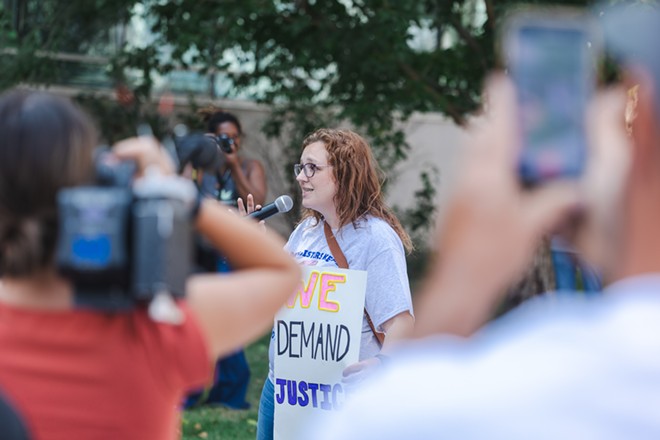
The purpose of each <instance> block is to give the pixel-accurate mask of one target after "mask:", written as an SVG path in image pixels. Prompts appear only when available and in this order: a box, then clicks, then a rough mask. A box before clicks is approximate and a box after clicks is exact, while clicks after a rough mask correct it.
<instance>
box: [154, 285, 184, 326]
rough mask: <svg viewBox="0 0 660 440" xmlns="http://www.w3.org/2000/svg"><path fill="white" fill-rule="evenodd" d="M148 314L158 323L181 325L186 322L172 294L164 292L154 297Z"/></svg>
mask: <svg viewBox="0 0 660 440" xmlns="http://www.w3.org/2000/svg"><path fill="white" fill-rule="evenodd" d="M147 312H148V313H149V317H150V318H151V319H152V320H153V321H156V322H162V323H165V324H173V325H181V324H183V322H184V321H185V316H184V314H183V312H182V311H181V309H180V308H179V306H178V305H177V303H176V301H174V298H173V297H172V295H171V294H170V292H166V291H164V290H161V291H160V292H158V293H156V294H155V295H154V297H153V299H152V300H151V302H149V308H148V309H147Z"/></svg>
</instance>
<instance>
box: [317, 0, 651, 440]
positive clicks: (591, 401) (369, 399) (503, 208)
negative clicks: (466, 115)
mask: <svg viewBox="0 0 660 440" xmlns="http://www.w3.org/2000/svg"><path fill="white" fill-rule="evenodd" d="M603 9H604V10H603V11H602V13H601V11H600V10H599V11H598V12H599V15H601V16H602V20H603V23H604V27H605V31H606V36H607V37H608V41H609V48H610V50H611V53H613V54H614V55H615V56H617V58H618V59H619V60H620V61H622V63H623V64H622V65H623V73H624V75H623V78H624V79H623V84H622V85H621V86H619V87H616V88H614V89H612V90H605V91H602V92H600V93H598V95H597V96H596V97H595V99H594V101H593V102H592V103H591V106H590V112H589V114H588V117H587V120H588V124H587V125H586V127H587V130H588V137H587V138H588V139H589V144H588V148H589V160H588V161H587V162H586V164H585V165H586V168H585V170H584V173H583V174H582V175H581V176H580V177H579V178H578V179H577V180H573V181H570V180H568V181H566V180H564V181H562V180H561V179H558V180H546V181H545V182H544V183H543V184H542V185H537V186H536V187H535V188H534V189H533V190H529V189H523V188H522V186H521V185H520V176H519V174H518V170H519V169H518V167H517V161H518V157H519V154H520V150H519V147H520V137H519V135H518V134H519V133H520V126H519V124H520V120H519V119H518V118H517V115H518V112H519V110H520V107H519V105H520V104H519V102H518V101H517V96H516V89H515V83H514V82H512V81H511V79H510V78H504V77H502V76H499V75H498V76H495V77H494V78H492V79H491V81H490V82H489V85H488V87H487V96H488V97H489V103H490V112H489V113H490V114H489V115H488V116H487V118H486V119H487V120H486V121H485V123H484V124H483V125H482V126H480V127H478V128H475V129H473V134H474V136H473V137H472V140H471V143H470V144H469V145H468V148H469V149H470V150H471V154H470V155H469V156H470V157H469V158H468V160H467V161H466V163H465V168H464V170H463V173H462V174H461V178H460V182H459V183H458V185H457V186H456V192H455V194H454V197H453V200H452V201H451V202H450V203H449V206H448V207H447V212H446V219H445V222H444V223H443V227H442V228H441V230H440V231H439V236H438V238H437V244H438V246H439V251H440V253H441V255H442V258H441V259H438V260H437V261H435V263H433V264H432V265H431V266H430V271H429V273H428V274H427V278H426V282H425V287H424V288H423V289H422V291H421V292H420V293H419V295H420V296H419V302H418V303H417V304H416V306H417V310H418V319H417V324H418V325H417V328H416V333H417V336H418V337H420V338H425V339H424V340H419V341H415V342H410V343H409V344H408V346H407V349H405V350H403V349H402V350H401V352H399V353H397V354H398V358H397V357H395V356H394V355H393V356H392V359H393V360H392V364H391V367H392V368H391V369H390V370H389V371H387V372H384V374H383V375H382V376H381V377H379V378H378V379H377V380H375V381H373V382H372V383H371V384H369V386H368V387H366V388H364V389H363V390H361V391H359V392H358V394H357V395H355V396H354V397H353V399H352V400H351V401H350V402H349V403H347V404H346V406H345V407H344V410H343V412H342V413H341V414H340V415H339V416H338V417H336V418H335V419H333V420H332V421H331V422H330V423H329V424H328V425H327V426H322V427H315V428H316V429H317V431H316V432H319V433H321V434H319V435H316V436H315V438H317V439H322V440H325V439H328V440H329V439H336V438H341V439H344V440H352V439H363V438H366V437H367V436H368V437H369V438H378V439H398V438H461V439H483V438H489V439H507V440H511V439H529V438H534V439H558V438H594V439H605V440H620V439H628V438H636V439H655V438H657V437H658V436H659V435H660V418H658V416H657V408H658V407H659V405H660V356H659V354H658V353H660V336H658V335H660V235H659V234H658V233H657V228H658V226H657V225H658V222H660V203H659V202H658V200H660V124H659V123H658V121H660V112H659V111H658V109H659V108H660V107H659V103H660V99H659V96H660V95H659V94H658V90H660V56H659V55H658V52H657V50H656V48H655V47H654V45H652V44H649V42H652V41H657V40H658V39H660V26H659V24H660V11H659V10H658V9H657V8H655V7H651V6H649V5H643V4H635V5H632V6H631V5H624V6H622V7H618V8H613V9H609V8H604V7H603ZM635 85H637V86H639V93H638V97H637V99H638V102H637V116H636V118H635V119H634V120H633V121H632V122H630V124H631V126H630V128H631V130H630V132H631V134H630V135H628V133H627V131H626V126H625V120H624V112H625V110H624V109H625V105H626V90H627V89H630V88H631V87H633V86H635ZM560 148H561V147H560ZM578 213H579V214H580V217H579V219H580V221H579V223H577V224H576V223H575V221H576V214H578ZM567 220H570V221H571V222H572V223H573V224H574V226H575V230H574V235H575V243H576V245H577V246H578V248H579V249H580V250H581V251H582V252H583V255H584V256H585V258H587V259H588V260H589V261H590V262H591V263H593V264H596V265H597V266H598V267H599V268H601V269H602V271H603V274H604V279H605V283H606V287H605V288H604V290H603V294H602V295H598V296H593V297H586V298H585V297H584V296H577V295H566V296H553V297H549V298H538V299H536V300H534V301H530V302H528V303H526V305H525V306H523V307H521V308H519V309H517V310H516V311H515V312H512V313H511V314H509V315H506V316H505V317H503V318H500V319H499V320H498V321H496V322H494V323H492V324H490V325H488V326H485V327H483V326H484V323H485V322H486V321H487V320H488V319H489V317H490V316H491V312H492V308H493V306H494V305H495V304H496V303H497V302H498V301H499V299H500V295H501V291H502V288H503V287H505V286H506V285H508V284H509V283H510V282H511V280H512V279H514V278H515V277H516V276H518V275H519V274H520V271H521V270H522V269H523V268H524V267H525V265H526V262H527V261H528V258H529V256H530V255H531V253H532V252H533V249H534V248H535V246H536V244H537V243H538V240H539V239H540V238H541V236H542V235H543V234H545V233H547V232H548V231H551V230H553V229H555V228H556V227H557V226H559V225H560V224H562V223H563V222H565V221H567ZM503 250H504V251H503ZM475 332H476V333H475ZM457 336H458V337H460V338H462V339H458V340H457V338H456V337H457ZM466 338H467V339H466Z"/></svg>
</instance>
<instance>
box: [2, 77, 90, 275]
mask: <svg viewBox="0 0 660 440" xmlns="http://www.w3.org/2000/svg"><path fill="white" fill-rule="evenodd" d="M96 140H97V135H96V130H95V129H94V126H93V125H92V123H91V122H90V120H89V119H88V118H87V116H86V115H85V114H84V113H83V112H82V111H81V110H79V109H78V108H77V107H76V106H74V105H73V104H72V103H71V102H70V101H69V100H67V99H64V98H59V97H56V96H53V95H50V94H48V93H44V92H30V91H25V90H14V91H10V92H7V93H5V94H3V95H1V96H0V273H1V274H2V276H9V277H25V276H30V275H33V274H36V273H37V272H39V271H40V270H43V269H46V268H48V267H50V266H52V264H53V260H54V254H55V245H56V242H57V202H56V200H57V192H58V191H59V190H60V189H61V188H64V187H69V186H77V185H80V184H83V183H85V182H89V180H90V178H91V176H92V169H93V167H92V156H93V150H94V146H95V145H96Z"/></svg>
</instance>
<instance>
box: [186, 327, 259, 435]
mask: <svg viewBox="0 0 660 440" xmlns="http://www.w3.org/2000/svg"><path fill="white" fill-rule="evenodd" d="M269 338H270V332H269V333H268V335H266V336H264V337H263V338H261V339H260V340H258V341H257V342H255V343H253V344H252V345H250V346H249V347H246V349H245V354H246V356H247V360H248V363H249V364H250V370H251V378H250V386H249V389H248V396H247V400H248V402H250V404H251V408H250V409H248V410H240V411H237V410H233V409H227V408H222V407H209V406H204V407H201V408H198V409H192V410H188V411H185V412H184V413H183V416H182V419H183V421H182V426H181V429H182V432H183V435H182V438H183V439H184V440H193V439H195V440H199V439H200V438H201V439H209V440H218V439H223V440H228V439H231V440H244V439H250V440H254V438H255V436H256V434H257V414H258V412H259V397H260V396H261V387H262V386H263V384H264V379H265V378H266V375H267V374H268V341H269Z"/></svg>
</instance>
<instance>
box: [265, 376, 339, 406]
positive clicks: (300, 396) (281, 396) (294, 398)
mask: <svg viewBox="0 0 660 440" xmlns="http://www.w3.org/2000/svg"><path fill="white" fill-rule="evenodd" d="M319 390H320V391H321V393H318V392H317V391H319ZM310 394H311V404H312V408H320V409H322V410H325V411H331V410H338V409H341V407H342V405H343V403H344V399H345V394H346V390H345V389H344V388H343V386H342V384H340V383H335V384H327V383H314V382H306V381H304V380H300V381H296V380H291V379H281V378H277V379H275V402H276V403H277V404H278V405H283V404H284V403H285V402H286V403H287V404H288V405H290V406H296V405H298V406H301V407H306V406H308V405H309V404H310V398H309V397H310ZM319 394H320V395H319ZM319 397H320V399H319Z"/></svg>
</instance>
